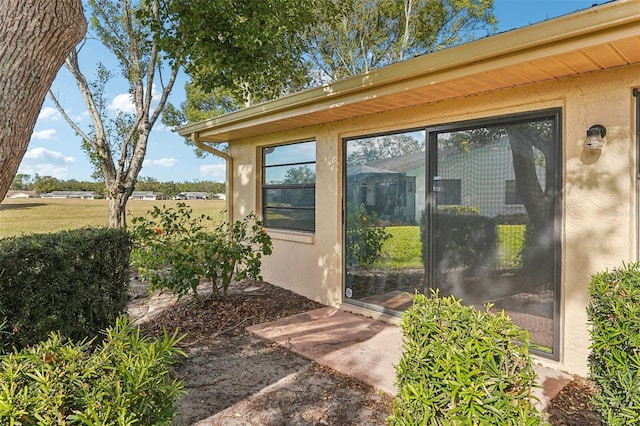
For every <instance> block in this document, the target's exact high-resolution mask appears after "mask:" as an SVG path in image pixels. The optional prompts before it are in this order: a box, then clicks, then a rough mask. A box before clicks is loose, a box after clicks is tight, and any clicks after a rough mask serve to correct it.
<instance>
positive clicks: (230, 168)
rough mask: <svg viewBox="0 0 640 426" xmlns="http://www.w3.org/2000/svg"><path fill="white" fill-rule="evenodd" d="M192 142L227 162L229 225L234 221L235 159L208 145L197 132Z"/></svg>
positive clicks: (226, 191) (226, 190) (227, 214)
mask: <svg viewBox="0 0 640 426" xmlns="http://www.w3.org/2000/svg"><path fill="white" fill-rule="evenodd" d="M190 139H191V142H193V144H194V145H195V146H197V147H198V148H200V149H203V150H205V151H207V152H209V153H211V154H213V155H216V156H218V157H220V158H222V159H223V160H224V161H225V166H226V170H227V182H226V184H225V198H226V199H225V205H226V207H225V208H226V210H227V213H226V216H227V223H231V219H232V210H233V157H232V156H231V155H229V154H228V153H226V152H223V151H220V150H218V149H215V148H213V147H211V146H209V145H206V144H205V143H204V142H202V140H200V135H199V133H197V132H194V133H191V137H190Z"/></svg>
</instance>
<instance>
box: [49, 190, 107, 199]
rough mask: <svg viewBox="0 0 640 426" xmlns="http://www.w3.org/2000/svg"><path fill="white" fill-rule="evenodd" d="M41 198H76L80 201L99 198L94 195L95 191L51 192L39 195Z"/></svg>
mask: <svg viewBox="0 0 640 426" xmlns="http://www.w3.org/2000/svg"><path fill="white" fill-rule="evenodd" d="M40 197H41V198H78V199H82V200H93V199H95V198H100V197H98V196H97V195H96V193H95V191H52V192H48V193H46V194H41V195H40Z"/></svg>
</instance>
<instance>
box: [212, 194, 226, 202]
mask: <svg viewBox="0 0 640 426" xmlns="http://www.w3.org/2000/svg"><path fill="white" fill-rule="evenodd" d="M213 199H214V200H223V201H224V200H226V199H227V194H213Z"/></svg>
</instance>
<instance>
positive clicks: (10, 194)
mask: <svg viewBox="0 0 640 426" xmlns="http://www.w3.org/2000/svg"><path fill="white" fill-rule="evenodd" d="M5 198H11V199H15V198H40V194H38V193H37V192H35V191H7V195H5Z"/></svg>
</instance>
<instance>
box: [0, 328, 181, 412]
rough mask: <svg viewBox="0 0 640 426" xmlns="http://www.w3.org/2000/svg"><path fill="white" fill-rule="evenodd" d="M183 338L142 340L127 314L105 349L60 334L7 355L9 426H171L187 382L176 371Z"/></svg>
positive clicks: (2, 374) (1, 400) (1, 384)
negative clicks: (173, 374) (173, 366)
mask: <svg viewBox="0 0 640 426" xmlns="http://www.w3.org/2000/svg"><path fill="white" fill-rule="evenodd" d="M179 340H180V338H178V337H177V336H176V335H168V334H166V333H165V335H164V337H162V338H159V339H149V338H144V337H140V331H139V329H138V328H133V327H131V326H129V324H128V322H127V319H126V317H121V318H120V319H118V320H117V321H116V325H115V326H114V327H113V328H110V329H108V330H107V331H106V337H105V339H104V340H103V342H102V344H101V345H98V346H96V347H93V346H92V345H91V342H90V341H85V342H82V343H79V344H76V343H72V342H65V341H64V339H63V338H62V337H60V334H59V333H52V334H51V337H50V338H49V339H48V340H46V341H44V342H42V343H40V344H38V345H36V346H34V347H33V348H29V349H25V350H23V351H21V352H16V353H12V354H10V355H5V356H3V357H2V358H1V359H2V369H1V370H0V419H2V424H16V425H19V424H23V425H31V424H33V425H35V424H39V425H66V424H87V425H116V424H117V425H130V424H137V425H156V424H162V422H165V424H170V420H171V419H172V418H173V416H174V413H175V403H176V401H177V399H178V397H179V396H180V395H181V394H182V393H183V391H182V383H181V382H179V381H176V380H172V379H171V378H170V377H169V375H168V367H169V365H170V364H171V363H173V362H175V360H176V357H177V356H181V355H184V353H183V352H182V351H181V350H180V349H178V348H177V346H176V345H177V343H178V342H179Z"/></svg>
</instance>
